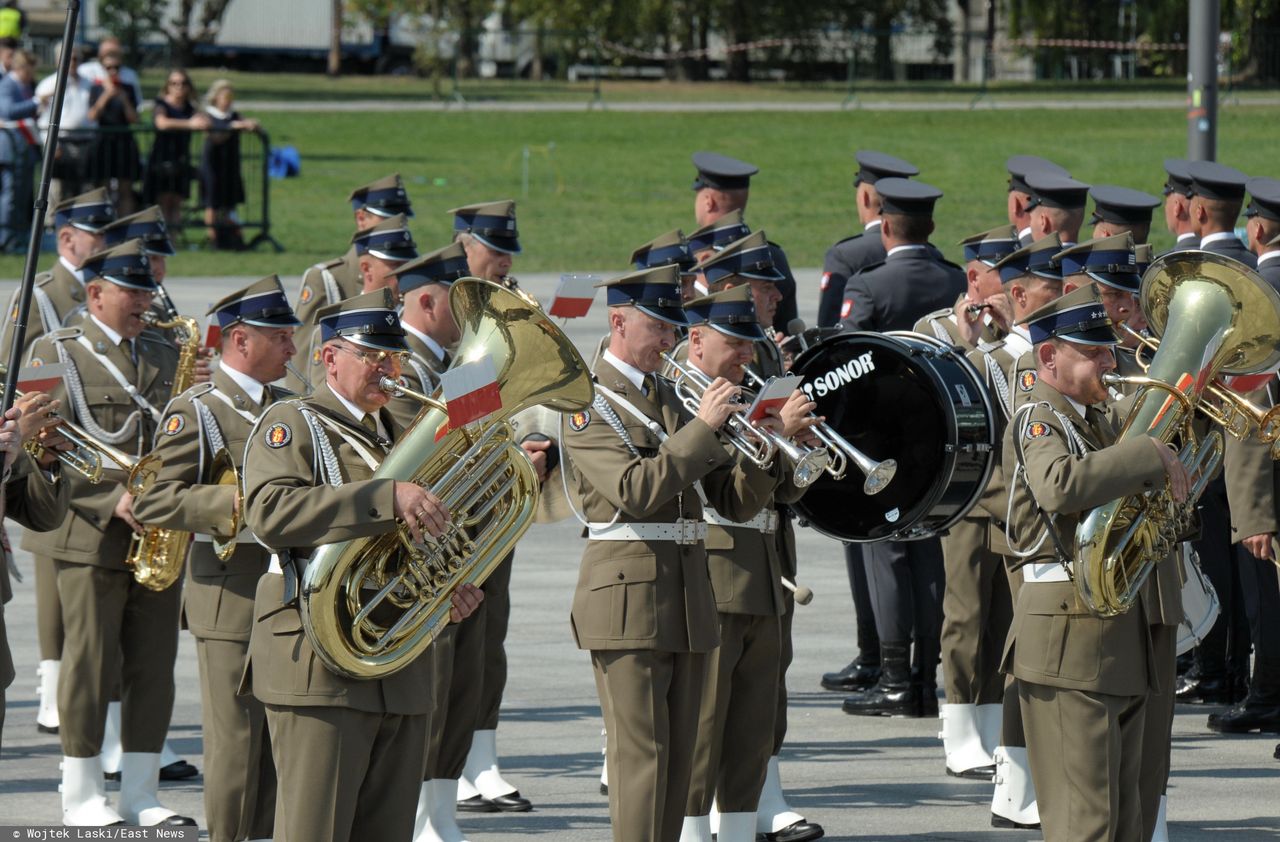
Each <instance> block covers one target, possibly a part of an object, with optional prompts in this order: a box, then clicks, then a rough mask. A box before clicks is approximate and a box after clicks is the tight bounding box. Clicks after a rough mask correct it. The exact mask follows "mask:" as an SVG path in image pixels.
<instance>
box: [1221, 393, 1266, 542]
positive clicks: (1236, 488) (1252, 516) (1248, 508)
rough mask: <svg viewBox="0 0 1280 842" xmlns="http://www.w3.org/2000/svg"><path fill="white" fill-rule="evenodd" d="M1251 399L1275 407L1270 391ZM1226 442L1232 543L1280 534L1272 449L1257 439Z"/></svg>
mask: <svg viewBox="0 0 1280 842" xmlns="http://www.w3.org/2000/svg"><path fill="white" fill-rule="evenodd" d="M1272 383H1273V384H1274V383H1275V381H1274V380H1273V381H1272ZM1248 399H1249V400H1250V401H1251V402H1252V403H1253V404H1254V405H1255V406H1261V407H1263V408H1268V407H1270V406H1272V405H1273V404H1274V401H1273V400H1272V396H1271V394H1270V390H1269V389H1266V388H1263V389H1259V390H1258V391H1256V392H1254V393H1252V394H1250V395H1248ZM1225 438H1226V453H1225V454H1224V455H1223V457H1222V462H1223V470H1224V471H1226V479H1227V501H1228V503H1229V505H1230V509H1231V540H1232V542H1237V541H1242V540H1244V539H1245V538H1251V537H1253V536H1254V535H1263V534H1266V533H1268V532H1270V533H1272V534H1275V533H1276V532H1280V522H1278V519H1277V512H1276V501H1277V500H1280V471H1277V470H1276V462H1275V460H1273V459H1272V458H1271V445H1267V444H1263V443H1261V442H1260V441H1258V439H1257V437H1256V436H1253V437H1250V438H1249V439H1248V440H1246V441H1240V440H1238V439H1237V438H1236V437H1235V436H1229V435H1227V436H1225Z"/></svg>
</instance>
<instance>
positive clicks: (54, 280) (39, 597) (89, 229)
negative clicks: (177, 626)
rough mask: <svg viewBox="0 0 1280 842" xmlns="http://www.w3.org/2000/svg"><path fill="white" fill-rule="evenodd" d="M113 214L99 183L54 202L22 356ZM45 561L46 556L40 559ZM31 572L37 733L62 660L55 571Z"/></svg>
mask: <svg viewBox="0 0 1280 842" xmlns="http://www.w3.org/2000/svg"><path fill="white" fill-rule="evenodd" d="M114 218H115V208H114V207H113V206H112V204H111V200H110V199H109V198H108V197H107V191H106V188H98V189H95V190H90V191H89V192H87V193H82V194H80V195H79V196H72V197H71V198H68V199H64V200H62V201H61V202H59V203H58V204H57V205H55V206H54V223H53V224H54V232H55V236H56V237H57V251H58V262H57V263H55V264H54V265H53V268H52V269H50V270H49V271H46V272H41V273H40V274H38V275H36V279H35V286H34V287H33V288H32V292H31V317H30V318H29V319H28V321H27V332H26V338H25V340H24V342H25V345H24V347H23V353H22V358H23V359H24V360H25V359H27V358H28V356H29V352H30V350H31V346H32V345H34V344H35V341H36V340H37V339H39V338H40V337H41V336H42V335H44V334H46V333H48V332H49V331H52V330H57V329H58V328H60V327H62V324H63V320H64V319H66V318H67V317H68V316H69V315H70V314H71V313H72V312H73V311H74V310H76V309H78V308H80V307H82V306H83V305H84V302H85V288H84V287H85V277H84V272H83V271H82V270H81V265H82V264H83V263H84V261H85V259H86V258H88V257H89V255H91V254H94V253H95V252H98V251H101V249H102V234H101V231H102V228H103V227H104V226H106V225H107V224H108V223H110V222H111V220H112V219H114ZM20 291H21V290H15V291H14V293H13V296H12V297H11V298H10V299H9V306H8V308H7V309H6V310H5V312H6V313H7V314H8V316H9V318H8V319H5V320H4V322H3V324H0V348H9V347H11V346H12V345H13V333H12V330H13V325H14V322H15V320H16V319H17V315H18V294H19V292H20ZM45 561H46V562H47V561H48V559H45ZM34 566H35V574H36V576H35V578H36V636H37V638H38V640H39V643H40V666H39V669H38V674H39V679H40V681H39V685H38V687H37V690H36V692H37V694H38V695H39V696H40V705H39V707H38V708H37V711H36V728H37V730H39V731H40V732H42V733H46V734H56V733H58V675H59V671H60V669H61V663H62V641H63V635H64V633H63V622H62V606H61V604H60V603H59V601H58V587H57V574H56V573H55V572H54V570H53V568H52V567H51V566H49V565H48V564H41V559H39V558H37V559H36V560H35V563H34Z"/></svg>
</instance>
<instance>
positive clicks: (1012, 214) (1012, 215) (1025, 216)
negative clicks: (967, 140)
mask: <svg viewBox="0 0 1280 842" xmlns="http://www.w3.org/2000/svg"><path fill="white" fill-rule="evenodd" d="M1004 166H1005V169H1006V170H1008V172H1009V198H1008V201H1007V202H1006V204H1007V210H1008V213H1009V224H1010V225H1012V226H1013V227H1014V229H1015V230H1016V231H1017V232H1018V244H1019V245H1020V246H1029V245H1031V244H1032V243H1033V242H1035V241H1036V237H1035V234H1034V233H1033V232H1032V231H1031V210H1032V208H1033V207H1034V204H1033V203H1032V201H1031V193H1032V190H1031V187H1029V186H1028V185H1027V175H1028V174H1030V173H1033V172H1044V173H1051V174H1053V175H1061V176H1066V177H1067V178H1070V177H1071V173H1069V172H1067V171H1066V170H1065V169H1063V168H1062V167H1060V166H1058V165H1057V164H1055V163H1054V162H1053V161H1050V160H1048V159H1047V158H1041V157H1039V156H1037V155H1014V156H1012V157H1011V158H1009V159H1008V160H1007V161H1005V162H1004Z"/></svg>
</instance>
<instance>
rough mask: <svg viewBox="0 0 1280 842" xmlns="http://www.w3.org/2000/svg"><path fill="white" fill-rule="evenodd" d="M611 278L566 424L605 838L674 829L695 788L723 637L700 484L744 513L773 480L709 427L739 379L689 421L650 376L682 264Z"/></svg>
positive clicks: (676, 307)
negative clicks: (584, 379) (589, 360)
mask: <svg viewBox="0 0 1280 842" xmlns="http://www.w3.org/2000/svg"><path fill="white" fill-rule="evenodd" d="M605 285H606V286H607V289H608V299H607V300H608V305H609V330H610V337H611V341H610V344H609V348H608V350H606V351H605V353H604V354H603V355H602V356H601V359H600V360H599V361H598V362H597V363H596V365H595V372H594V373H595V377H596V380H597V384H598V385H597V391H598V395H597V399H596V401H595V403H594V404H593V405H592V406H591V407H590V408H589V409H586V410H582V411H580V412H577V413H574V414H573V415H572V416H570V418H569V420H568V422H567V425H566V426H567V428H568V432H566V433H565V447H566V451H567V453H568V454H569V455H570V456H571V457H572V460H573V466H574V468H575V470H576V477H577V485H578V492H579V495H580V498H581V500H582V512H583V514H584V516H585V521H586V522H587V526H588V538H589V541H588V543H587V549H586V551H585V553H584V555H583V559H582V567H581V572H580V574H579V577H578V586H577V590H576V591H575V594H574V599H573V609H572V616H571V622H572V625H573V630H574V638H575V640H576V642H577V644H578V647H579V648H582V649H588V650H590V651H591V661H592V665H593V667H594V669H595V676H596V689H597V690H598V691H599V695H600V704H601V708H602V712H603V714H604V720H605V725H606V727H607V729H608V733H609V744H608V764H609V780H610V781H611V782H612V785H611V786H610V787H609V813H610V818H611V820H612V823H613V838H614V839H615V840H618V841H619V842H626V841H627V840H657V839H669V840H670V839H676V838H677V837H678V836H679V835H680V828H681V824H682V819H683V814H684V806H685V800H686V798H687V796H688V793H689V783H690V776H691V774H692V767H693V750H694V740H695V737H696V733H697V726H698V709H699V703H700V699H701V695H702V686H703V682H704V680H705V675H706V669H707V653H708V652H710V651H711V650H713V649H715V648H716V646H717V645H718V643H719V635H718V633H717V629H716V608H715V598H714V596H713V594H712V591H711V581H710V578H709V576H708V573H707V560H706V559H707V557H706V551H705V549H704V547H703V541H702V537H703V535H704V534H705V531H706V524H705V523H703V521H702V505H701V503H700V500H699V497H700V495H699V492H698V491H697V489H696V488H695V484H697V483H699V481H701V487H702V494H703V495H705V496H706V498H707V500H708V502H709V503H711V504H712V505H713V506H714V507H715V509H716V511H717V512H719V513H720V514H722V515H723V516H725V517H727V518H729V519H732V520H735V521H739V522H741V521H746V520H750V519H751V518H752V517H754V516H755V515H756V514H757V513H758V512H759V511H760V509H761V507H762V506H763V505H764V503H765V501H766V499H767V496H768V493H769V492H770V490H771V489H772V485H773V482H774V480H773V477H772V475H771V474H770V473H769V472H767V471H763V470H759V469H756V468H754V467H751V466H749V465H748V466H735V465H734V464H733V459H732V457H731V456H730V453H729V451H728V450H727V449H726V446H725V444H724V443H723V442H722V441H721V440H720V439H719V438H718V437H717V435H716V431H717V430H718V429H720V427H721V426H722V425H723V424H724V423H725V421H726V420H727V419H728V417H729V415H730V413H731V412H733V411H734V410H735V409H740V408H741V405H740V404H739V403H738V402H737V401H736V397H737V394H738V388H737V387H736V386H734V385H733V384H731V383H729V382H728V381H727V380H724V379H717V380H716V381H714V382H713V383H712V384H711V385H710V386H709V387H708V388H707V389H706V390H705V391H704V392H703V395H702V398H701V403H700V406H699V409H698V413H697V416H696V417H691V416H690V414H689V413H688V412H687V411H685V410H684V408H683V406H682V404H681V401H680V399H679V398H678V397H677V395H676V393H675V392H674V390H673V387H672V385H671V384H670V383H669V382H668V381H666V380H664V379H662V378H654V376H653V374H654V372H656V371H657V370H658V369H659V368H661V366H662V358H661V354H662V353H663V352H669V351H670V350H671V349H672V348H673V347H674V346H675V340H676V334H675V328H676V326H678V325H683V324H687V322H686V320H685V316H684V311H683V310H682V309H681V306H680V285H679V270H678V268H677V267H676V266H674V265H668V266H662V267H658V268H655V269H645V270H641V271H638V272H632V273H630V274H627V275H623V276H621V277H619V278H616V279H614V280H612V281H609V282H607V283H606V284H605ZM624 597H625V599H624Z"/></svg>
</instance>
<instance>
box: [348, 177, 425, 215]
mask: <svg viewBox="0 0 1280 842" xmlns="http://www.w3.org/2000/svg"><path fill="white" fill-rule="evenodd" d="M347 199H348V200H349V201H350V202H351V209H352V210H353V211H357V210H367V211H369V212H370V213H373V214H377V215H378V216H395V215H396V214H398V213H399V214H404V215H405V216H413V205H412V204H411V203H410V202H409V194H408V193H406V192H405V190H404V181H402V180H401V178H400V173H392V174H391V175H389V176H387V177H386V178H380V179H378V180H377V181H371V182H369V183H368V184H366V185H364V186H363V187H357V188H356V189H355V190H352V191H351V195H350V196H348V197H347Z"/></svg>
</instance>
